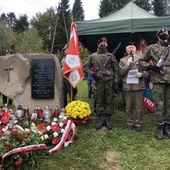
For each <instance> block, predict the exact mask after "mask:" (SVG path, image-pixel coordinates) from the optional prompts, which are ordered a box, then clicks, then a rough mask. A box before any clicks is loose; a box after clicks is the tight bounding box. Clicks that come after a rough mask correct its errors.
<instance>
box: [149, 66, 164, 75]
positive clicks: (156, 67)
mask: <svg viewBox="0 0 170 170" xmlns="http://www.w3.org/2000/svg"><path fill="white" fill-rule="evenodd" d="M147 70H153V71H155V72H157V73H160V71H161V69H160V67H158V66H151V65H149V66H148V67H147Z"/></svg>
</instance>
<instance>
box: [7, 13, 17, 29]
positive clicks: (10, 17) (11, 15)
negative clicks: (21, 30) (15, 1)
mask: <svg viewBox="0 0 170 170" xmlns="http://www.w3.org/2000/svg"><path fill="white" fill-rule="evenodd" d="M7 20H8V27H9V28H13V27H14V25H15V21H16V16H15V14H14V13H13V12H10V13H8V14H7Z"/></svg>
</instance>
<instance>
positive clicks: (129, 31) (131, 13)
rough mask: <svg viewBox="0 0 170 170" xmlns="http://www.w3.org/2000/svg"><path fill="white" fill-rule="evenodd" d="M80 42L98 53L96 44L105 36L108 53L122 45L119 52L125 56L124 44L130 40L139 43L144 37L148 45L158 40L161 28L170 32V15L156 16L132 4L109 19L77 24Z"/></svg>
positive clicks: (108, 17)
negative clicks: (119, 44)
mask: <svg viewBox="0 0 170 170" xmlns="http://www.w3.org/2000/svg"><path fill="white" fill-rule="evenodd" d="M75 23H76V24H77V28H78V36H79V41H80V42H81V43H82V44H83V45H84V46H85V47H87V48H88V49H89V50H90V51H91V52H94V51H96V48H97V44H96V43H97V41H98V40H99V39H100V38H101V37H103V36H105V37H106V38H107V39H108V44H109V46H108V50H109V51H110V52H112V51H113V49H114V48H115V47H116V46H117V44H118V43H119V42H122V44H121V47H120V49H119V50H118V52H117V53H116V55H118V56H122V55H123V53H124V52H125V45H126V43H127V42H129V41H134V42H136V43H137V41H138V40H139V38H140V37H144V38H145V40H146V42H147V43H148V44H151V43H155V42H156V41H157V38H156V32H157V31H158V29H159V28H161V27H162V26H165V27H167V28H168V29H170V16H166V17H157V16H155V15H153V14H150V13H148V12H146V11H145V10H143V9H141V8H140V7H138V6H137V5H136V4H134V3H133V2H129V3H128V4H126V5H125V6H124V7H123V8H121V9H120V10H118V11H116V12H115V13H112V14H110V15H108V16H106V17H103V18H99V19H95V20H89V21H76V22H75Z"/></svg>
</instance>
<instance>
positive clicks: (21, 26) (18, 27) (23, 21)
mask: <svg viewBox="0 0 170 170" xmlns="http://www.w3.org/2000/svg"><path fill="white" fill-rule="evenodd" d="M28 27H29V23H28V16H27V15H26V14H25V15H21V16H20V17H19V19H16V21H15V25H14V26H13V30H14V31H16V32H17V33H20V32H24V31H26V30H27V29H28Z"/></svg>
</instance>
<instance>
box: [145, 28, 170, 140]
mask: <svg viewBox="0 0 170 170" xmlns="http://www.w3.org/2000/svg"><path fill="white" fill-rule="evenodd" d="M156 37H157V38H158V42H157V43H156V44H152V45H150V46H148V48H147V50H146V51H145V53H144V59H145V60H146V61H147V62H149V60H152V64H151V65H149V64H147V69H148V70H151V81H152V83H153V101H154V102H155V104H156V123H157V126H158V129H157V131H156V138H158V139H163V134H166V135H167V136H168V137H169V138H170V52H169V51H168V54H167V55H166V57H165V60H164V61H165V63H166V64H165V65H164V64H163V66H161V67H159V66H157V63H158V61H159V60H160V56H161V55H162V54H163V51H164V50H165V49H166V47H167V46H168V45H169V42H168V41H167V39H168V37H169V34H168V29H167V28H166V27H162V28H160V30H158V32H157V34H156Z"/></svg>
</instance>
